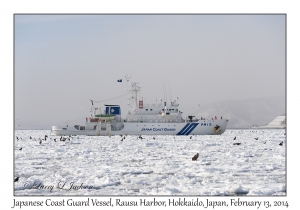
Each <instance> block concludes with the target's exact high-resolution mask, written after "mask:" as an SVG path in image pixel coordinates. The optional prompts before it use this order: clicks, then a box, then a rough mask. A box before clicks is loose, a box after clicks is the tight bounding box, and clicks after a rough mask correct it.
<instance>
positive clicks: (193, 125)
mask: <svg viewBox="0 0 300 210" xmlns="http://www.w3.org/2000/svg"><path fill="white" fill-rule="evenodd" d="M198 124H199V123H193V124H192V126H190V127H189V130H188V131H187V132H186V133H185V135H189V134H190V133H191V132H192V131H193V130H194V129H195V128H196V127H197V125H198Z"/></svg>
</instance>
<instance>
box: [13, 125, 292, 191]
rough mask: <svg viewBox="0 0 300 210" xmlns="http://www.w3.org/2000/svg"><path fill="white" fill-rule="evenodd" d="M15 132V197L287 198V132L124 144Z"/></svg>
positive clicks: (236, 133) (242, 132) (116, 138)
mask: <svg viewBox="0 0 300 210" xmlns="http://www.w3.org/2000/svg"><path fill="white" fill-rule="evenodd" d="M45 135H48V138H47V139H46V140H42V141H41V144H40V143H39V138H40V139H44V137H45ZM15 136H16V137H18V139H19V140H17V138H16V139H15V144H14V145H15V151H14V157H15V160H14V176H15V177H14V178H16V177H19V180H18V181H16V182H14V194H15V195H99V196H101V195H154V196H155V195H204V196H207V195H247V196H248V195H259V196H260V195H262V196H269V195H286V136H285V130H284V129H274V130H272V129H266V130H263V129H258V130H255V129H253V130H247V129H244V130H243V129H232V130H227V131H226V132H225V133H224V134H222V135H215V136H210V135H204V136H192V137H191V136H143V138H144V139H139V138H137V136H127V137H126V138H125V139H124V140H123V141H121V137H120V136H112V137H99V136H72V137H71V139H70V140H66V141H65V142H63V141H60V140H59V139H60V136H54V135H53V134H50V130H16V131H15ZM30 136H31V137H32V139H30ZM153 137H155V139H153ZM234 137H236V140H233V139H234ZM54 138H55V139H56V142H55V141H54ZM190 138H191V139H190ZM254 138H258V140H256V139H254ZM281 142H283V145H282V146H280V145H279V143H281ZM234 143H241V144H240V145H233V144H234ZM21 148H22V149H21ZM20 149H21V150H20ZM196 153H199V157H198V159H197V161H192V157H193V156H194V155H195V154H196Z"/></svg>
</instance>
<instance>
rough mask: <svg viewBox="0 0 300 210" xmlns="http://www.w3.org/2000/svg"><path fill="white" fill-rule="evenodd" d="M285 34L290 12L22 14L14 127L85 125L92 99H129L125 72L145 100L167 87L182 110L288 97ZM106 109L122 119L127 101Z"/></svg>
mask: <svg viewBox="0 0 300 210" xmlns="http://www.w3.org/2000/svg"><path fill="white" fill-rule="evenodd" d="M285 36H286V16H285V15H15V16H14V64H15V68H14V118H15V125H16V127H15V128H16V129H18V128H20V129H22V126H26V125H20V126H18V125H17V124H18V122H25V121H34V122H40V123H41V124H42V123H53V124H54V125H57V124H58V123H61V122H66V121H67V120H71V119H82V120H81V122H82V123H84V121H83V120H84V118H85V117H86V116H87V114H88V113H89V110H90V105H91V103H90V99H92V100H94V101H102V100H105V99H110V98H114V97H116V96H120V95H122V94H123V93H126V84H124V83H125V82H126V81H125V77H124V76H125V74H130V75H131V81H134V82H139V83H140V86H141V87H142V97H143V98H144V100H145V102H146V103H150V102H155V100H156V99H157V100H160V99H161V98H163V97H164V91H163V89H164V86H165V88H166V89H167V92H168V93H167V95H168V97H169V96H170V95H172V97H173V98H175V97H179V99H180V100H179V103H180V110H181V111H183V112H184V114H189V113H190V112H193V111H195V110H196V109H197V107H198V104H207V103H211V102H217V101H224V100H246V99H252V98H264V97H272V96H282V95H284V96H285V91H286V89H285V88H286V63H285V62H286V60H285V59H286V57H285V56H286V51H285V50H286V37H285ZM118 79H123V82H122V83H118V82H117V80H118ZM104 103H117V104H119V105H121V107H122V116H125V113H126V111H127V105H126V104H127V99H126V97H125V98H124V97H122V98H119V99H118V100H112V101H108V102H104ZM104 103H100V104H99V106H102V105H103V104H104ZM97 106H98V105H97ZM49 129H50V128H49Z"/></svg>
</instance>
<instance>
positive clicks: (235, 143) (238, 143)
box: [233, 143, 241, 145]
mask: <svg viewBox="0 0 300 210" xmlns="http://www.w3.org/2000/svg"><path fill="white" fill-rule="evenodd" d="M233 145H241V143H233Z"/></svg>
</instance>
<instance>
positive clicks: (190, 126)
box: [52, 78, 229, 136]
mask: <svg viewBox="0 0 300 210" xmlns="http://www.w3.org/2000/svg"><path fill="white" fill-rule="evenodd" d="M127 82H128V87H129V88H128V92H129V97H128V100H129V108H130V109H129V110H130V111H128V113H127V116H126V118H125V119H122V118H121V107H120V106H119V105H112V104H106V105H104V112H102V113H97V111H98V112H100V111H101V109H100V108H95V107H94V103H93V101H92V100H91V102H92V110H93V114H92V116H91V117H89V118H86V122H85V125H74V126H73V127H68V126H52V131H53V132H54V133H55V134H56V135H88V136H111V135H219V134H222V133H224V132H225V130H226V128H227V125H228V121H229V119H228V118H224V117H220V118H217V117H216V116H214V117H212V118H210V119H205V118H202V117H201V118H200V119H197V118H196V117H195V116H192V115H189V116H187V117H186V119H183V117H182V112H181V111H180V110H179V104H178V98H176V99H175V100H170V102H169V103H168V104H167V102H166V101H164V102H163V101H162V100H161V101H160V102H156V103H153V104H144V101H143V99H138V93H139V91H141V88H140V87H139V86H138V83H137V82H131V81H130V80H129V78H127Z"/></svg>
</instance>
